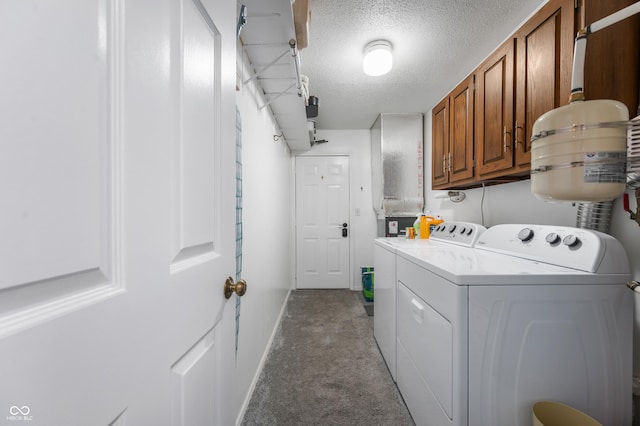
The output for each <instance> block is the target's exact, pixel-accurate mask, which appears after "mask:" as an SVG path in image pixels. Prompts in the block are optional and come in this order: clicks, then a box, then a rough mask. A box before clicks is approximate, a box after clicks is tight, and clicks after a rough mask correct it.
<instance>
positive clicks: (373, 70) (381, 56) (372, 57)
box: [362, 40, 393, 77]
mask: <svg viewBox="0 0 640 426" xmlns="http://www.w3.org/2000/svg"><path fill="white" fill-rule="evenodd" d="M392 67H393V55H392V54H391V43H389V42H388V41H386V40H375V41H372V42H371V43H368V44H367V45H366V46H365V47H364V60H363V62H362V69H363V70H364V73H365V74H367V75H371V76H374V77H376V76H379V75H384V74H386V73H388V72H389V71H391V68H392Z"/></svg>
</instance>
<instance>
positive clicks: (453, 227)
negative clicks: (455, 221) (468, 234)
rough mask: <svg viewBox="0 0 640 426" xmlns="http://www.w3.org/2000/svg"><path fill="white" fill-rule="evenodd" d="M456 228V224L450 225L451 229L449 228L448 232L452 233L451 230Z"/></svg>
mask: <svg viewBox="0 0 640 426" xmlns="http://www.w3.org/2000/svg"><path fill="white" fill-rule="evenodd" d="M455 230H456V225H451V229H449V233H450V234H453V231H455Z"/></svg>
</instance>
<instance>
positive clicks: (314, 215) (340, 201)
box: [296, 156, 351, 289]
mask: <svg viewBox="0 0 640 426" xmlns="http://www.w3.org/2000/svg"><path fill="white" fill-rule="evenodd" d="M350 238H351V230H350V229H349V157H347V156H326V157H320V156H309V157H296V281H297V284H296V287H297V288H299V289H311V288H318V289H329V288H349V270H350V248H349V241H350Z"/></svg>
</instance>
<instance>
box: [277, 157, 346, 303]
mask: <svg viewBox="0 0 640 426" xmlns="http://www.w3.org/2000/svg"><path fill="white" fill-rule="evenodd" d="M351 156H352V154H350V153H348V152H344V153H343V152H332V153H321V152H318V153H298V154H296V155H295V156H293V157H292V161H291V172H292V175H293V179H291V194H292V200H293V203H292V205H291V217H292V218H293V220H292V221H291V234H290V235H291V247H292V259H293V260H294V261H293V262H292V265H291V277H292V282H291V288H292V289H297V286H298V276H297V270H298V244H297V243H298V233H297V232H298V231H297V227H298V217H297V215H296V207H297V205H298V199H297V197H296V184H297V180H298V177H297V174H296V164H297V161H298V158H300V157H346V158H347V161H348V162H349V232H350V233H351V235H350V237H353V235H354V234H353V223H354V215H353V212H352V209H351V206H352V205H354V202H353V191H352V188H351V185H352V182H353V167H352V164H353V161H352V158H351ZM354 251H355V244H354V243H353V239H352V238H350V239H349V250H348V252H349V286H348V289H349V290H354V291H357V290H359V288H358V287H356V280H355V278H354V277H355V275H354V274H355V272H356V271H355V267H354V265H353V263H354V262H353V260H354V259H355V253H354Z"/></svg>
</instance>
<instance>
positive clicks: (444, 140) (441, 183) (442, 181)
mask: <svg viewBox="0 0 640 426" xmlns="http://www.w3.org/2000/svg"><path fill="white" fill-rule="evenodd" d="M431 117H432V119H431V121H432V123H431V129H432V136H431V186H432V187H433V189H441V188H443V187H446V185H447V183H449V173H448V172H447V154H448V152H449V98H448V97H446V98H444V99H443V100H442V101H440V103H439V104H438V105H436V106H435V107H434V108H433V110H432V111H431Z"/></svg>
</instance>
